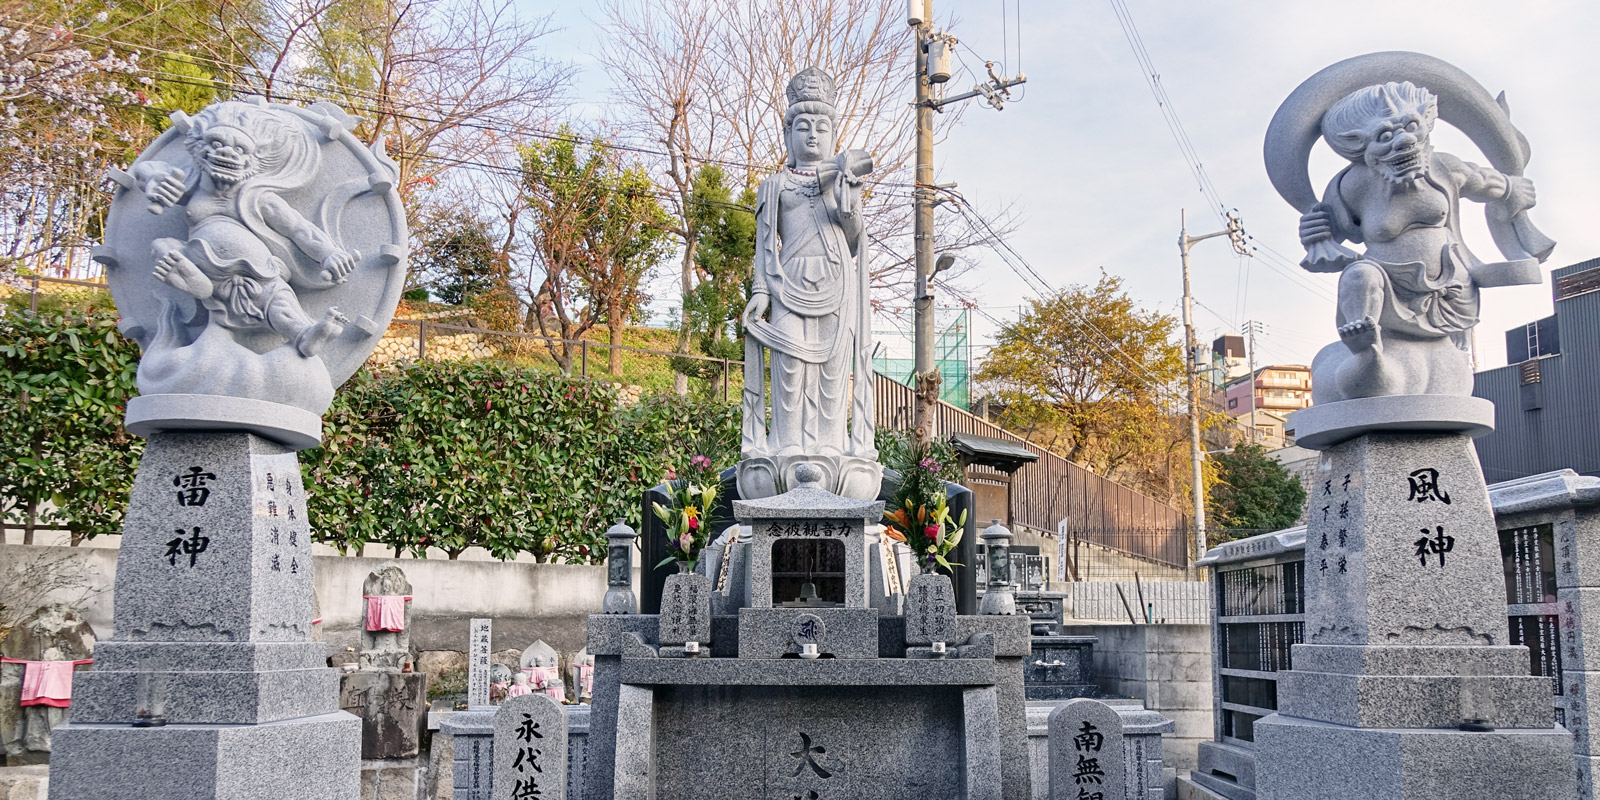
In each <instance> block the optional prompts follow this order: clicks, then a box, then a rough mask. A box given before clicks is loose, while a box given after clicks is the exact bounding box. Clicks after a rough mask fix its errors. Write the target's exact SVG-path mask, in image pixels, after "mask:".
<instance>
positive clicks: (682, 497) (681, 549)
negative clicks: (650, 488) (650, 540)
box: [652, 455, 722, 572]
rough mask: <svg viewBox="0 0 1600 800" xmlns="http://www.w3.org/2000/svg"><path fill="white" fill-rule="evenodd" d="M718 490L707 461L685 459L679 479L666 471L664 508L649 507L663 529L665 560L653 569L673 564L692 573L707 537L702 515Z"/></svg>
mask: <svg viewBox="0 0 1600 800" xmlns="http://www.w3.org/2000/svg"><path fill="white" fill-rule="evenodd" d="M721 489H722V477H721V476H720V475H719V474H718V473H717V470H715V469H712V467H711V459H710V458H709V457H707V456H703V455H697V456H694V457H692V458H690V459H689V466H688V468H686V469H685V470H684V471H683V474H682V475H679V474H678V473H676V472H674V471H673V470H671V469H668V470H667V496H668V502H667V503H666V504H662V503H654V504H652V505H653V507H654V510H655V513H656V517H657V518H658V519H660V520H661V522H662V523H663V524H665V525H666V527H667V553H668V555H667V557H666V558H664V559H662V560H661V562H660V563H659V564H656V568H657V569H659V568H661V567H663V566H665V565H667V564H670V563H672V562H674V561H678V562H682V563H684V564H686V566H685V567H684V571H685V572H692V571H694V564H695V562H696V561H698V560H699V559H700V551H701V550H704V549H705V546H706V539H707V538H708V537H709V536H710V527H711V525H710V522H711V520H709V519H708V518H707V517H706V515H707V514H708V513H709V512H710V511H711V509H712V507H713V506H714V505H715V504H716V502H717V493H718V492H719V491H721Z"/></svg>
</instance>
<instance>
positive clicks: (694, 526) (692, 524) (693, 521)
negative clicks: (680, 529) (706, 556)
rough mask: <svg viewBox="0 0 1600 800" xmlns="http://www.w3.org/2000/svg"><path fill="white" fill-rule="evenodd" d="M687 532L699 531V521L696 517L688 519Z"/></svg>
mask: <svg viewBox="0 0 1600 800" xmlns="http://www.w3.org/2000/svg"><path fill="white" fill-rule="evenodd" d="M689 530H691V531H697V530H700V520H699V518H697V517H690V518H689Z"/></svg>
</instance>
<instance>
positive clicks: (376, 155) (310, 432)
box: [51, 98, 406, 800]
mask: <svg viewBox="0 0 1600 800" xmlns="http://www.w3.org/2000/svg"><path fill="white" fill-rule="evenodd" d="M172 122H173V125H172V127H171V128H170V129H168V130H167V131H166V132H165V133H163V134H162V135H161V136H159V137H158V138H157V139H156V140H155V141H154V142H153V143H152V144H151V145H150V146H149V147H148V148H146V150H145V151H144V153H143V154H141V155H140V156H139V158H138V159H137V160H136V161H135V162H134V164H133V166H132V167H131V169H130V170H129V171H128V172H122V171H113V172H112V174H111V177H112V179H113V180H115V181H116V182H117V184H118V189H117V191H116V195H115V196H114V198H113V199H112V203H111V209H110V212H109V214H108V216H107V219H106V223H105V241H104V244H102V245H100V246H99V247H97V248H96V249H95V258H96V260H98V261H99V262H101V263H102V264H104V265H105V267H106V279H107V282H108V283H109V284H110V288H111V293H112V296H113V298H114V299H115V300H116V303H117V308H118V310H119V311H120V312H121V314H122V317H123V319H122V323H121V325H120V328H121V330H122V331H123V332H124V333H125V334H127V335H128V336H130V337H132V338H133V339H134V340H136V341H137V342H138V343H139V345H140V347H141V348H142V349H143V357H142V359H141V360H140V365H139V371H138V376H137V377H138V386H139V390H140V396H139V397H136V398H134V399H133V400H132V401H130V402H129V404H128V411H127V419H126V422H125V424H126V425H127V427H128V429H129V430H130V431H131V432H133V433H136V434H139V435H141V436H145V437H146V438H147V439H148V440H149V441H148V444H147V445H146V447H145V451H144V457H143V460H142V461H141V462H140V465H139V473H138V475H137V477H136V479H135V481H134V488H133V493H132V497H131V498H130V500H129V505H128V513H127V517H126V521H125V522H124V527H123V538H122V547H121V550H120V551H119V553H118V557H117V576H116V584H115V592H116V595H115V616H114V627H115V630H114V633H113V636H112V638H111V639H109V640H107V641H104V642H101V643H100V645H99V646H98V647H97V652H96V653H95V657H96V665H95V666H96V669H95V670H94V671H93V672H90V673H85V674H84V675H82V676H80V678H79V681H78V683H79V686H78V688H77V692H76V694H77V697H76V700H75V702H74V708H73V712H72V716H71V719H72V721H71V722H70V723H69V724H67V725H65V726H63V727H61V728H59V729H58V730H57V731H56V743H55V745H56V758H55V759H54V761H55V763H54V767H53V770H52V775H51V788H52V789H53V791H54V793H55V794H58V795H60V796H62V797H72V798H74V800H97V799H98V798H112V797H116V798H129V797H217V798H224V797H226V798H243V797H258V796H263V795H264V794H272V795H274V796H283V797H301V798H328V800H335V798H337V799H338V800H346V798H350V797H355V796H357V793H358V791H359V789H358V781H359V768H360V756H361V753H360V749H361V723H360V720H358V719H357V718H355V717H353V716H351V715H349V714H346V713H344V712H342V711H340V710H339V680H338V676H337V675H335V674H334V671H333V670H331V669H329V668H327V666H326V659H327V652H326V651H327V648H326V645H324V644H323V643H321V642H314V641H312V639H311V628H312V619H313V616H314V614H313V611H312V580H311V578H312V575H311V570H312V559H311V530H310V527H309V524H308V520H307V519H306V502H305V488H304V486H302V484H301V479H300V466H299V462H298V459H297V458H296V455H295V452H296V451H297V450H301V449H304V448H307V447H313V446H315V445H317V444H318V443H319V442H320V439H321V416H320V415H321V413H322V412H323V411H324V410H326V408H327V406H328V403H329V402H330V401H331V400H332V398H333V391H334V389H335V388H336V387H337V386H338V385H339V384H340V383H343V382H344V381H345V380H346V379H347V378H348V377H349V376H350V375H351V374H352V373H354V372H355V370H356V369H357V368H358V367H359V366H360V365H361V364H362V363H363V362H364V361H365V360H366V357H367V355H368V354H369V353H370V352H371V350H372V347H373V345H374V344H375V343H376V342H377V337H378V335H379V334H381V333H382V332H383V330H384V328H385V326H387V325H388V323H389V320H390V318H391V317H392V315H393V313H394V308H395V305H396V303H398V301H399V297H400V292H401V290H402V288H403V285H404V278H405V263H404V262H405V242H406V225H405V213H404V210H403V209H402V208H401V206H400V198H399V195H398V194H397V193H396V191H395V187H394V182H395V179H396V175H397V169H396V167H395V164H394V162H393V161H391V160H389V159H388V157H387V156H385V155H384V152H383V143H382V140H381V139H379V140H378V141H376V142H374V143H372V144H371V145H370V146H369V145H367V144H364V143H362V142H361V141H359V140H357V139H356V137H355V135H354V134H353V133H352V129H354V128H355V127H356V126H357V125H358V124H359V120H356V119H354V118H352V117H350V116H349V115H347V114H345V113H344V112H343V111H341V110H340V109H339V108H337V107H335V106H333V105H331V104H329V103H316V104H314V105H312V106H310V107H307V108H300V107H296V106H290V105H283V104H279V103H269V102H266V101H264V100H261V99H260V98H253V99H250V100H246V101H228V102H221V103H215V104H212V105H210V106H208V107H206V108H205V109H204V110H202V111H200V112H199V113H197V114H196V115H194V116H193V117H189V116H186V115H184V114H182V113H175V114H174V115H173V117H172ZM180 753H181V754H182V757H176V756H175V754H180Z"/></svg>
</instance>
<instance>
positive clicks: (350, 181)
mask: <svg viewBox="0 0 1600 800" xmlns="http://www.w3.org/2000/svg"><path fill="white" fill-rule="evenodd" d="M173 122H174V124H173V127H172V128H171V129H170V130H168V131H167V132H166V133H165V134H163V135H162V136H161V137H159V138H158V139H156V141H155V142H154V143H153V144H151V145H150V147H149V148H148V149H146V150H145V152H144V154H143V155H141V156H140V157H139V159H138V160H137V161H136V162H134V164H133V166H132V167H131V169H130V170H129V171H128V172H121V171H113V173H112V177H113V179H115V180H116V181H117V183H118V184H119V185H120V186H121V188H120V189H119V190H118V192H117V196H116V198H115V199H114V200H113V203H112V209H111V213H110V217H109V219H108V221H107V225H106V237H105V241H106V243H105V244H104V245H103V246H101V247H99V248H97V249H96V251H95V257H96V258H97V259H98V260H99V261H101V262H102V263H104V264H105V265H106V267H107V269H106V274H107V279H108V282H109V283H110V284H111V290H112V293H113V295H114V297H115V299H116V302H117V308H118V309H119V310H120V311H121V312H122V315H123V318H124V322H123V331H124V332H125V333H127V334H129V335H130V336H132V337H133V338H134V339H136V340H138V342H139V344H140V346H141V347H143V348H144V356H143V358H142V359H141V361H140V364H139V374H138V385H139V392H140V397H138V398H137V399H135V400H134V401H133V402H132V403H130V404H129V407H128V420H127V424H128V427H129V430H131V431H133V432H135V433H139V434H148V433H151V432H155V431H159V430H171V429H184V428H201V427H204V428H212V429H217V428H223V429H227V428H232V429H239V430H249V431H252V432H256V433H261V434H263V435H266V436H268V437H269V438H274V439H277V440H279V441H282V442H284V443H285V444H290V445H291V446H296V447H305V446H311V445H314V444H315V443H316V441H317V437H318V436H319V433H320V422H319V419H318V418H319V417H320V415H321V414H322V412H323V411H324V410H326V409H327V406H328V403H329V402H331V401H332V399H333V390H334V387H335V386H337V385H338V384H340V383H342V382H344V380H345V379H346V378H348V377H349V376H350V374H351V373H353V372H354V371H355V369H356V368H357V367H359V366H360V364H361V362H362V361H364V360H365V359H366V356H367V354H368V352H370V350H371V347H372V345H373V344H374V343H375V342H376V338H375V337H376V336H377V335H378V334H381V333H382V331H383V329H384V327H385V326H386V325H387V324H388V322H389V318H390V317H391V316H392V314H393V309H394V307H395V304H396V302H398V300H399V293H400V290H401V287H402V284H403V281H404V274H405V264H404V262H405V248H404V246H405V242H406V228H405V214H404V212H403V210H402V209H401V207H400V199H399V195H398V194H396V192H395V191H394V181H395V178H396V174H397V170H396V167H395V164H394V162H393V161H391V160H389V159H388V157H387V156H385V155H384V152H383V144H382V141H381V140H380V141H378V142H375V143H374V144H373V145H372V146H371V147H370V148H369V147H367V146H364V145H362V144H361V143H360V142H359V141H357V140H356V138H355V137H354V136H353V135H352V134H351V132H350V128H352V127H354V125H355V124H356V123H357V122H358V121H357V120H355V119H352V118H351V117H349V116H347V115H346V114H345V113H344V112H343V111H341V110H340V109H338V108H337V107H335V106H333V105H331V104H328V103H318V104H316V105H313V106H311V107H310V108H304V109H302V108H298V107H294V106H288V105H280V104H276V103H266V102H264V101H261V100H260V99H259V98H256V99H252V100H251V101H246V102H222V103H215V104H213V105H211V106H208V107H206V108H205V109H204V110H202V111H201V112H199V113H198V114H196V115H195V116H193V117H187V116H185V115H183V114H182V113H181V112H180V113H179V114H176V115H174V117H173Z"/></svg>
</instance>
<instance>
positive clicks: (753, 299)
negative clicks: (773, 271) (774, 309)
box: [744, 292, 770, 328]
mask: <svg viewBox="0 0 1600 800" xmlns="http://www.w3.org/2000/svg"><path fill="white" fill-rule="evenodd" d="M769 301H770V298H768V297H767V293H766V292H757V293H755V294H753V295H750V302H748V303H746V304H745V307H744V325H745V327H747V328H748V327H750V322H751V321H752V320H757V319H760V318H761V317H762V316H763V315H765V314H766V313H767V304H768V302H769Z"/></svg>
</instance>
